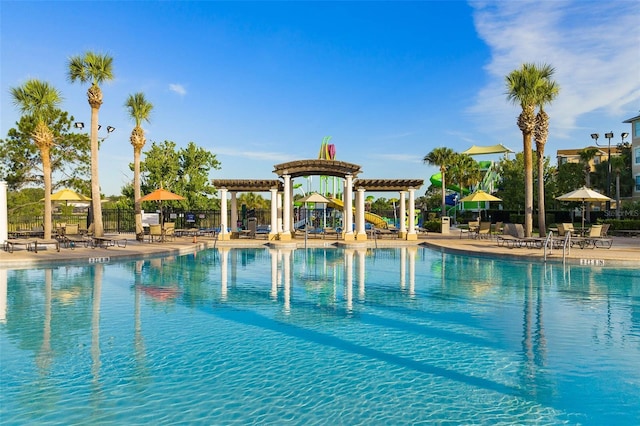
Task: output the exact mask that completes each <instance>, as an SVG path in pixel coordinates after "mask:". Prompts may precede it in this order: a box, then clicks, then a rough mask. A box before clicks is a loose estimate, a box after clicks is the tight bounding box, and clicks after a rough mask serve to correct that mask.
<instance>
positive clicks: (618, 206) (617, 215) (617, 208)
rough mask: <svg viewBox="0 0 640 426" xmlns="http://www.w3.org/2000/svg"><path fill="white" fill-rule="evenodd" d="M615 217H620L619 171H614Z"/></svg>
mask: <svg viewBox="0 0 640 426" xmlns="http://www.w3.org/2000/svg"><path fill="white" fill-rule="evenodd" d="M616 219H620V172H617V173H616Z"/></svg>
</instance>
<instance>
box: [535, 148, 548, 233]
mask: <svg viewBox="0 0 640 426" xmlns="http://www.w3.org/2000/svg"><path fill="white" fill-rule="evenodd" d="M537 148H538V149H537V150H536V155H537V158H538V232H539V234H540V236H541V237H546V236H547V226H546V218H545V207H544V146H540V145H538V147H537Z"/></svg>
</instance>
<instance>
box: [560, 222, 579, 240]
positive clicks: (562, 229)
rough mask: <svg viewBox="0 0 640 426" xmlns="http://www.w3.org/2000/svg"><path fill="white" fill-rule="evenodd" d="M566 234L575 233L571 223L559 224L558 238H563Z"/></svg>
mask: <svg viewBox="0 0 640 426" xmlns="http://www.w3.org/2000/svg"><path fill="white" fill-rule="evenodd" d="M567 232H571V233H572V234H574V233H575V229H574V228H573V223H559V224H558V236H560V237H564V235H565V234H566V233H567Z"/></svg>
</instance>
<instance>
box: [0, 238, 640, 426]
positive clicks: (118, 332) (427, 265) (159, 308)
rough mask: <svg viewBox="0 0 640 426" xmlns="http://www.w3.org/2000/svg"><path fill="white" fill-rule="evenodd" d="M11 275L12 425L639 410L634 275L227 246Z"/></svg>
mask: <svg viewBox="0 0 640 426" xmlns="http://www.w3.org/2000/svg"><path fill="white" fill-rule="evenodd" d="M3 275H4V276H3ZM0 284H3V286H5V289H4V294H5V295H6V299H5V300H6V306H5V307H4V308H3V309H1V310H0V348H1V349H0V361H1V366H2V368H1V372H0V385H1V396H0V401H1V404H0V410H1V414H0V420H1V422H2V423H3V424H35V423H37V424H43V423H47V424H143V423H153V424H179V423H191V424H305V425H306V424H317V425H324V424H328V423H335V424H416V423H425V424H426V423H438V422H440V423H451V424H470V423H473V424H514V423H520V424H522V423H536V424H563V423H566V424H578V423H579V424H637V423H638V421H639V420H640V404H638V401H640V369H639V368H638V366H639V361H638V360H640V271H638V270H636V269H630V268H627V269H625V268H600V267H583V266H568V265H567V266H562V265H558V264H539V263H534V264H529V263H525V262H514V261H504V260H492V259H487V258H476V257H467V256H459V255H451V254H445V253H440V252H437V251H434V250H431V249H427V248H401V249H377V250H361V251H360V250H341V249H333V248H327V249H308V250H286V249H285V250H278V249H232V250H229V249H214V250H207V251H203V252H199V253H197V254H195V255H185V256H177V257H165V258H155V259H147V260H139V261H130V262H123V263H107V264H93V265H71V266H54V267H51V268H42V269H30V270H8V271H6V270H4V271H0ZM1 288H2V286H0V289H1Z"/></svg>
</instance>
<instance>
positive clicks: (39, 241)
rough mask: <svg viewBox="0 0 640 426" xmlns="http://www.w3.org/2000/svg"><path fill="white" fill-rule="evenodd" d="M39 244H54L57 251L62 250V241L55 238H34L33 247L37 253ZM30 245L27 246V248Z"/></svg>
mask: <svg viewBox="0 0 640 426" xmlns="http://www.w3.org/2000/svg"><path fill="white" fill-rule="evenodd" d="M38 246H54V247H55V248H56V251H60V241H58V240H55V239H44V238H34V239H33V244H32V245H31V247H32V248H33V251H34V252H35V253H37V252H38ZM28 248H29V246H27V249H28Z"/></svg>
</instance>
